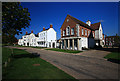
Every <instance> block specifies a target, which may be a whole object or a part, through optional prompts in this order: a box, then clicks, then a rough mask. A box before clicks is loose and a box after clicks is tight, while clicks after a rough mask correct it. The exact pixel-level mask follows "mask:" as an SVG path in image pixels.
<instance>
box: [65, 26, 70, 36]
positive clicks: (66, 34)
mask: <svg viewBox="0 0 120 81" xmlns="http://www.w3.org/2000/svg"><path fill="white" fill-rule="evenodd" d="M68 28H69V30H68ZM68 32H69V34H68ZM66 35H70V26H67V28H66Z"/></svg>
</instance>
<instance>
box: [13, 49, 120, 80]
mask: <svg viewBox="0 0 120 81" xmlns="http://www.w3.org/2000/svg"><path fill="white" fill-rule="evenodd" d="M11 48H18V49H24V50H26V51H28V52H30V53H38V54H40V58H42V59H44V60H46V61H48V62H50V63H51V64H53V65H55V66H56V67H58V68H59V69H61V70H63V71H65V72H66V73H68V74H69V75H71V76H73V77H75V78H76V79H118V69H119V68H118V65H119V64H116V63H112V62H109V61H107V60H106V59H104V58H103V57H104V56H105V55H107V54H108V53H110V52H106V51H100V50H88V51H84V52H81V53H77V54H71V53H63V52H56V51H50V50H43V49H37V48H28V47H11Z"/></svg>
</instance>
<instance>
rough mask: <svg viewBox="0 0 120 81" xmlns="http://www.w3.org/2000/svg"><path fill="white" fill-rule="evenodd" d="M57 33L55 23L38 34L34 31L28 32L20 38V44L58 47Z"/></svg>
mask: <svg viewBox="0 0 120 81" xmlns="http://www.w3.org/2000/svg"><path fill="white" fill-rule="evenodd" d="M56 34H57V33H56V31H55V30H54V29H53V25H50V28H48V29H45V27H44V28H43V31H41V32H39V33H38V34H34V33H33V31H31V33H29V34H28V33H27V32H26V34H25V35H24V36H22V39H19V40H18V45H22V46H38V47H50V48H56Z"/></svg>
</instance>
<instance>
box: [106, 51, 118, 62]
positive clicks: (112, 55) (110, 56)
mask: <svg viewBox="0 0 120 81" xmlns="http://www.w3.org/2000/svg"><path fill="white" fill-rule="evenodd" d="M104 58H106V59H116V60H120V52H119V53H117V52H112V53H110V54H108V55H106V56H105V57H104Z"/></svg>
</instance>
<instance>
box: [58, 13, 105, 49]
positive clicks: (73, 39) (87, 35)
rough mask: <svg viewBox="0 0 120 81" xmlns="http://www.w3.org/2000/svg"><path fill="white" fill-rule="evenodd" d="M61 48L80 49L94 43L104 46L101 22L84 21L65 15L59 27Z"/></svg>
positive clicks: (92, 45) (91, 45)
mask: <svg viewBox="0 0 120 81" xmlns="http://www.w3.org/2000/svg"><path fill="white" fill-rule="evenodd" d="M60 30H61V49H71V50H82V48H90V47H91V48H92V47H94V46H95V45H97V46H99V45H101V46H104V39H103V38H104V37H103V30H102V26H101V23H100V22H98V23H94V24H91V22H90V21H89V20H88V21H87V22H86V23H84V22H82V21H80V20H78V19H76V18H74V17H72V16H70V15H67V17H66V18H65V20H64V22H63V24H62V26H61V28H60Z"/></svg>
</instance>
